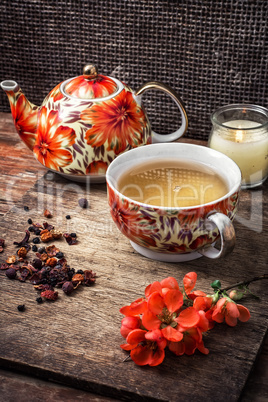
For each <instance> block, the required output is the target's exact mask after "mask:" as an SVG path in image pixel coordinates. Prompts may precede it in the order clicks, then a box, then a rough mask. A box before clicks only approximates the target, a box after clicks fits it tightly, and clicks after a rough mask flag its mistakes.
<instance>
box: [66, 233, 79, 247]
mask: <svg viewBox="0 0 268 402" xmlns="http://www.w3.org/2000/svg"><path fill="white" fill-rule="evenodd" d="M63 237H64V238H65V240H66V241H67V243H68V244H69V246H72V245H73V244H76V243H77V240H76V237H72V236H71V235H70V234H69V233H64V234H63Z"/></svg>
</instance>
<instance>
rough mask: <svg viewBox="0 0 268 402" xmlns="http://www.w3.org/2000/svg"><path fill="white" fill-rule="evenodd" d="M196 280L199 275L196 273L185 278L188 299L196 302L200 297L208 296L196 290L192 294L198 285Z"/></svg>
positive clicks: (191, 273)
mask: <svg viewBox="0 0 268 402" xmlns="http://www.w3.org/2000/svg"><path fill="white" fill-rule="evenodd" d="M196 279H197V275H196V273H195V272H189V273H188V274H186V275H185V276H184V278H183V286H184V291H185V293H186V295H187V297H188V298H189V299H191V300H194V299H195V298H196V297H198V296H206V293H204V292H202V291H201V290H195V291H193V292H192V290H193V288H194V287H195V284H196Z"/></svg>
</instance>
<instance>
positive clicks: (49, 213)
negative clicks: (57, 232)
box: [44, 209, 52, 218]
mask: <svg viewBox="0 0 268 402" xmlns="http://www.w3.org/2000/svg"><path fill="white" fill-rule="evenodd" d="M44 217H45V218H52V213H51V212H50V211H49V210H48V209H45V210H44Z"/></svg>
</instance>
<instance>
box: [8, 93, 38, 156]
mask: <svg viewBox="0 0 268 402" xmlns="http://www.w3.org/2000/svg"><path fill="white" fill-rule="evenodd" d="M7 95H8V98H9V101H10V107H11V113H12V116H13V120H14V124H15V127H16V130H17V132H18V134H19V136H20V138H21V139H22V141H23V142H25V144H26V145H27V147H28V148H30V150H33V147H34V144H35V140H36V129H37V117H38V108H37V107H36V108H34V106H33V105H32V104H31V103H30V102H29V101H28V100H27V99H26V98H25V96H24V95H23V94H20V95H19V97H18V99H17V101H16V102H15V103H14V98H13V96H14V95H13V96H12V95H11V93H9V92H7Z"/></svg>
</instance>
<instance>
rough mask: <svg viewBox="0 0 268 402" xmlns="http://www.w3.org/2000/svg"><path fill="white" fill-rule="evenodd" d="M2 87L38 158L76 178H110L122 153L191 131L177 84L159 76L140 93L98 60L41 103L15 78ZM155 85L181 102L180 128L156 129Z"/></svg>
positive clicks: (22, 134)
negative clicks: (149, 97) (150, 95)
mask: <svg viewBox="0 0 268 402" xmlns="http://www.w3.org/2000/svg"><path fill="white" fill-rule="evenodd" d="M1 87H2V89H3V90H4V91H5V92H6V94H7V96H8V98H9V102H10V107H11V113H12V116H13V120H14V123H15V126H16V129H17V132H18V134H19V136H20V138H21V139H22V141H24V143H25V144H26V145H27V146H28V148H29V149H30V150H31V151H33V153H34V156H35V157H36V159H37V160H38V161H39V162H40V163H41V164H42V165H44V166H46V167H47V168H48V169H50V170H52V171H55V172H57V173H59V174H61V175H63V176H65V177H66V178H68V179H71V180H75V181H81V182H82V181H85V180H86V179H88V178H90V181H93V182H104V181H105V172H106V169H107V167H108V165H109V164H110V163H111V162H112V161H113V160H114V159H115V158H116V156H117V155H119V154H121V153H122V152H125V151H127V150H129V149H131V148H135V147H137V146H140V145H146V144H150V143H152V142H168V141H174V140H175V139H177V138H179V137H181V136H182V135H183V134H184V133H185V131H186V130H187V125H188V120H187V115H186V111H185V108H184V106H183V103H182V101H181V100H180V98H179V96H178V95H177V94H176V93H175V91H174V90H173V89H172V88H170V87H169V86H167V85H165V84H162V83H159V82H156V81H155V82H148V83H146V84H144V85H142V86H141V87H140V88H139V89H138V90H137V91H136V92H134V91H133V90H132V89H130V88H129V87H128V86H127V85H126V84H124V83H123V82H121V81H119V80H118V79H115V78H112V77H109V76H104V75H101V74H98V71H97V68H96V66H94V65H86V66H85V67H84V69H83V75H80V76H78V77H74V78H71V79H68V80H66V81H63V82H62V83H60V84H58V85H57V86H56V87H55V88H54V89H53V90H52V91H51V92H50V93H49V94H48V95H47V96H46V98H45V99H44V101H43V103H42V105H41V106H39V107H38V106H35V105H33V104H32V103H31V102H29V101H28V100H27V98H26V97H25V95H24V94H23V92H22V91H21V89H20V87H19V85H18V84H17V83H16V82H15V81H12V80H6V81H3V82H1ZM149 89H157V90H162V91H164V92H165V93H167V94H168V95H170V96H171V97H172V98H173V100H174V101H175V103H176V104H177V106H178V108H179V110H180V114H181V126H180V128H179V129H178V130H177V131H176V132H174V133H171V134H167V135H160V134H157V133H154V132H152V130H151V126H150V123H149V120H148V117H147V115H146V111H145V109H144V107H143V105H142V99H141V98H142V94H143V93H144V92H145V91H147V90H149Z"/></svg>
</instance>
